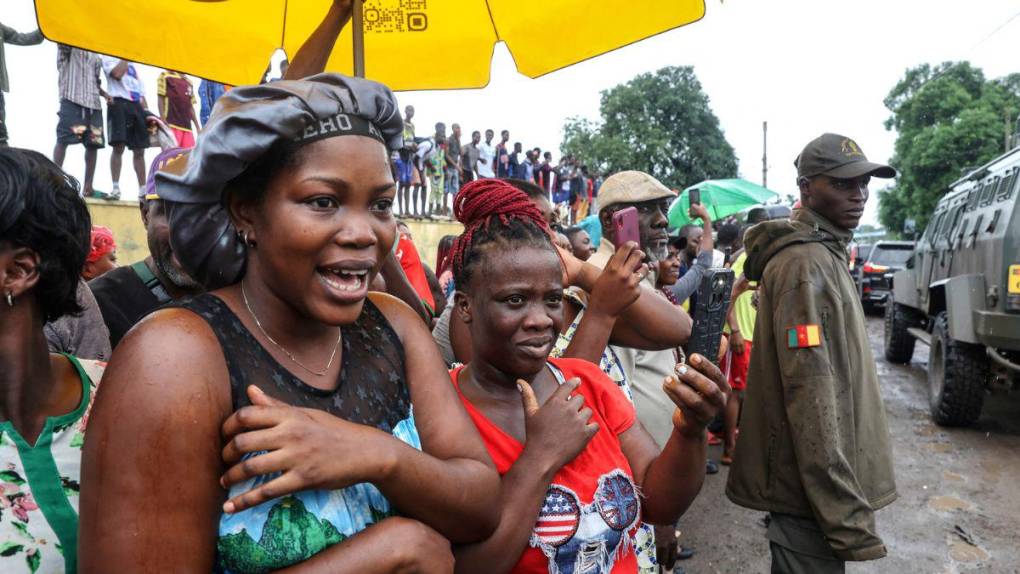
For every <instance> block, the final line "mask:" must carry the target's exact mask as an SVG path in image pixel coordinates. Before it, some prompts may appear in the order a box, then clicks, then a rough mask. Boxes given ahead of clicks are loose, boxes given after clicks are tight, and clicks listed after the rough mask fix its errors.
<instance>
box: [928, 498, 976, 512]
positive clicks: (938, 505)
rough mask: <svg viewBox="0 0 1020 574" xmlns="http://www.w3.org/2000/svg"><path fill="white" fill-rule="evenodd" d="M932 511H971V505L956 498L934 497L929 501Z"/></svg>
mask: <svg viewBox="0 0 1020 574" xmlns="http://www.w3.org/2000/svg"><path fill="white" fill-rule="evenodd" d="M928 507H929V508H931V509H932V510H939V511H943V512H951V511H953V510H970V503H969V502H966V501H964V500H960V499H959V498H956V497H955V496H934V497H932V498H931V500H929V501H928Z"/></svg>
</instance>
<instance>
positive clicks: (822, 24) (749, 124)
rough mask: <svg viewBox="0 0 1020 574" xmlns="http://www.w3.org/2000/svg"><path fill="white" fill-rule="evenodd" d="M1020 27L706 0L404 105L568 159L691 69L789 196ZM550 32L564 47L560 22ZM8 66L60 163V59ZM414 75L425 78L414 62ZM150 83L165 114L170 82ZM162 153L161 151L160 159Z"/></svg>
mask: <svg viewBox="0 0 1020 574" xmlns="http://www.w3.org/2000/svg"><path fill="white" fill-rule="evenodd" d="M0 3H2V5H3V9H2V11H0V21H2V22H3V23H4V24H6V25H8V26H12V27H14V28H16V29H18V30H20V31H28V30H31V29H33V28H34V27H35V13H34V8H33V5H32V2H31V1H30V0H0ZM1018 14H1020V0H979V1H975V2H966V3H962V2H931V1H930V0H895V1H889V0H857V1H855V2H834V1H831V0H777V1H771V2H764V1H762V0H725V2H720V0H707V13H706V16H705V18H704V19H703V20H701V21H700V22H697V23H694V24H691V25H689V26H687V27H684V28H680V29H677V30H674V31H671V32H668V33H666V34H662V35H659V36H657V37H655V38H651V39H649V40H646V41H644V42H640V43H638V44H634V45H632V46H628V47H626V48H623V49H621V50H617V51H615V52H612V53H610V54H606V55H604V56H601V57H599V58H595V59H593V60H589V61H587V62H584V63H581V64H578V65H576V66H572V67H570V68H567V69H564V70H561V71H559V72H554V73H552V74H549V75H547V76H545V77H543V78H539V79H537V80H531V79H529V78H526V77H524V76H522V75H520V74H518V73H517V71H516V69H515V68H514V64H513V61H512V59H511V58H510V55H509V53H508V52H507V51H506V50H505V49H504V48H503V47H502V46H499V47H497V49H496V54H495V57H494V59H493V65H492V79H491V82H490V84H489V85H488V87H486V88H485V89H482V90H463V91H444V92H405V93H400V94H398V98H399V99H400V103H401V105H402V106H403V105H405V104H413V105H414V106H415V108H416V109H417V112H418V114H417V117H416V121H415V124H416V126H417V129H418V132H419V135H423V134H425V133H430V132H431V131H432V128H431V126H432V125H433V124H434V123H435V122H437V121H444V122H446V123H447V125H449V124H451V123H454V122H458V123H460V124H461V126H462V127H463V129H464V131H465V132H468V133H470V132H471V131H472V130H475V129H478V130H484V129H486V128H492V129H493V130H495V131H496V132H497V133H498V132H499V130H501V129H509V130H510V132H511V140H512V141H522V142H523V143H524V145H525V147H534V146H538V147H541V148H542V149H553V150H556V149H558V146H559V143H560V140H561V136H562V131H561V128H562V126H563V122H564V120H565V119H566V118H567V117H570V116H573V115H581V116H586V117H590V118H596V117H598V104H599V92H600V91H601V90H604V89H606V88H610V87H612V86H614V85H616V84H619V83H622V82H626V81H627V80H629V79H630V78H632V77H633V76H635V75H636V74H639V73H643V72H651V71H655V70H657V69H659V68H661V67H664V66H671V65H691V66H694V68H695V71H696V72H697V75H698V77H699V79H700V80H701V82H702V85H703V87H704V89H705V91H706V93H707V94H708V97H709V98H710V102H711V107H712V109H713V110H714V112H715V113H716V115H717V116H718V117H719V120H720V122H721V125H722V129H723V130H724V132H725V134H726V138H727V140H728V141H729V142H730V143H731V144H732V145H733V147H734V148H735V149H736V152H737V157H738V158H739V160H740V175H741V177H744V178H746V179H749V180H752V181H755V182H759V183H760V182H761V176H762V173H761V172H762V160H761V158H762V133H761V127H762V121H763V120H767V121H768V127H769V131H768V153H769V156H768V168H769V173H768V181H769V187H770V188H772V189H774V190H776V191H779V192H781V193H791V192H793V191H794V188H795V186H794V182H795V179H796V178H795V176H796V172H795V170H794V168H793V164H792V162H793V158H794V157H795V156H796V155H797V153H798V152H799V151H800V149H801V148H802V147H803V146H804V144H805V143H806V142H807V141H809V140H810V139H812V138H814V137H815V136H817V135H819V134H821V133H822V132H825V131H834V132H837V133H843V134H845V135H848V136H851V137H853V138H854V139H855V140H857V142H858V143H859V144H860V146H861V147H862V149H863V150H864V152H865V153H866V154H867V155H868V157H869V159H871V160H873V161H886V160H888V159H889V157H890V155H891V154H892V149H893V143H894V141H895V137H896V135H895V133H892V132H887V131H886V130H885V128H884V127H883V122H884V120H885V119H886V118H887V117H888V116H889V113H888V110H886V109H885V107H884V106H883V105H882V99H883V97H884V96H885V95H886V94H887V93H888V91H889V89H890V88H891V87H892V86H893V85H894V84H895V83H896V82H897V81H898V80H899V79H900V78H901V77H902V75H903V72H904V71H905V70H906V69H907V68H908V67H911V66H915V65H918V64H921V63H924V62H932V63H937V62H942V61H945V60H970V61H971V62H973V63H974V64H975V65H976V66H978V67H981V68H983V69H984V71H985V74H986V75H987V76H988V77H990V78H992V77H999V76H1003V75H1005V74H1009V73H1012V72H1017V71H1020V62H1018V60H1017V54H1020V18H1018V17H1016V16H1017V15H1018ZM548 25H549V26H550V34H549V37H550V38H551V39H554V38H555V36H556V35H555V25H556V23H555V22H549V23H548ZM6 53H7V66H8V73H9V75H10V80H11V88H12V91H11V93H9V94H6V97H7V121H8V126H9V129H10V132H11V143H12V145H15V146H19V147H28V148H33V149H37V150H39V151H42V152H44V153H47V154H50V153H51V152H52V149H53V144H54V142H55V127H56V121H57V116H56V112H57V108H58V107H59V101H58V97H57V72H56V64H55V62H56V47H55V45H54V44H52V43H50V42H45V43H44V44H43V45H42V46H36V47H27V48H23V47H19V46H9V45H8V46H7V47H6ZM451 57H455V55H451ZM408 65H409V66H414V65H416V63H415V61H414V56H413V54H410V55H409V56H408ZM421 65H423V66H427V65H428V64H427V63H422V64H421ZM141 72H142V75H143V79H145V80H146V90H147V93H148V96H149V100H150V102H151V104H150V105H151V107H152V108H153V109H154V108H155V79H156V76H157V75H158V70H155V69H152V68H144V67H143V69H142V70H141ZM196 87H197V82H196ZM154 111H155V110H154ZM154 154H155V151H154V150H150V151H149V153H148V157H149V158H150V159H151V157H152V156H153V155H154ZM554 155H555V156H556V158H557V159H558V157H559V154H558V153H554ZM108 166H109V149H108V148H107V149H105V150H103V151H101V152H100V156H99V168H98V170H97V171H98V173H97V177H96V186H97V187H98V188H99V189H104V190H108V189H109V188H110V183H109V182H110V177H109V167H108ZM65 169H67V170H68V171H69V172H70V173H72V174H73V175H75V176H78V177H80V176H81V175H82V173H83V170H84V162H83V159H82V149H81V147H80V146H78V147H75V148H71V149H69V150H68V159H67V162H66V163H65ZM133 181H134V177H133V173H132V172H131V166H130V162H125V165H124V172H123V174H122V176H121V186H122V190H123V192H124V193H125V194H131V193H133V192H134V189H135V186H134V184H133ZM879 187H880V186H873V189H872V191H873V192H874V191H876V190H877V189H878V188H879ZM873 197H874V195H873ZM876 207H877V199H873V201H872V202H870V205H869V208H868V211H867V213H866V214H865V219H864V221H865V223H874V222H876V221H877V218H876V215H875V213H876Z"/></svg>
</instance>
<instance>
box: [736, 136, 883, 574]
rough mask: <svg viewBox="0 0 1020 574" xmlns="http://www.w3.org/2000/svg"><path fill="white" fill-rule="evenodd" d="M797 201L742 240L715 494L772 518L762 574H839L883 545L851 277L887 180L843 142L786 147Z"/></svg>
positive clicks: (869, 398) (879, 424) (878, 419)
mask: <svg viewBox="0 0 1020 574" xmlns="http://www.w3.org/2000/svg"><path fill="white" fill-rule="evenodd" d="M795 165H796V166H797V174H798V185H799V187H800V197H801V205H802V208H801V209H798V210H795V211H794V214H793V217H792V219H790V220H788V221H767V222H764V223H761V224H758V225H756V226H754V227H752V228H751V229H750V230H749V231H748V232H747V236H746V238H745V244H746V246H747V251H748V256H747V262H746V263H745V267H744V272H745V274H746V275H747V278H748V279H751V280H757V281H759V282H760V286H761V287H760V298H759V308H758V309H759V313H758V320H757V323H756V324H755V329H754V352H753V353H752V355H751V365H750V369H749V371H748V384H747V388H748V390H747V397H746V400H745V403H744V413H743V420H742V421H741V427H742V429H741V430H742V433H741V437H740V441H738V442H737V448H736V453H735V456H734V462H733V467H732V469H731V471H730V476H729V482H728V484H727V487H726V494H727V496H728V497H729V498H730V500H732V501H733V502H734V503H736V504H738V505H740V506H745V507H748V508H754V509H758V510H764V511H766V512H769V513H771V521H770V524H769V529H768V535H767V536H768V539H769V543H770V547H771V549H772V572H773V573H791V574H792V573H801V572H805V573H807V572H810V573H814V574H818V573H830V572H844V571H845V570H844V563H845V561H847V560H853V561H857V560H874V559H877V558H881V557H883V556H885V554H886V549H885V545H884V544H883V543H882V540H881V539H880V538H879V536H878V534H877V531H876V528H875V510H877V509H879V508H882V507H883V506H886V505H887V504H889V503H891V502H892V501H893V500H895V499H896V496H897V495H896V485H895V483H894V480H893V468H892V453H891V450H890V441H889V431H888V427H887V425H886V420H885V409H884V407H883V405H882V398H881V395H880V393H879V387H878V375H877V373H876V370H875V361H874V359H873V358H872V355H871V346H870V344H869V342H868V335H867V332H866V326H865V321H864V313H863V310H862V308H861V304H860V299H859V297H858V295H857V290H856V288H855V286H854V282H853V280H852V279H851V277H850V273H849V261H848V255H847V244H848V243H849V241H850V240H851V238H852V237H853V234H852V232H851V230H852V229H854V228H856V227H857V224H858V222H859V221H860V218H861V215H863V213H864V204H865V202H866V201H867V200H868V183H869V181H870V179H871V177H881V178H892V177H895V175H896V172H895V170H893V169H892V168H891V167H889V166H886V165H881V164H876V163H871V162H869V161H868V160H867V158H866V157H865V156H864V153H863V152H861V149H860V148H859V147H858V146H857V144H856V143H855V142H854V141H853V140H851V139H850V138H847V137H844V136H839V135H835V134H825V135H822V136H821V137H819V138H817V139H815V140H814V141H812V142H811V143H809V144H808V145H807V147H805V148H804V151H803V152H801V154H800V156H798V158H797V160H796V162H795Z"/></svg>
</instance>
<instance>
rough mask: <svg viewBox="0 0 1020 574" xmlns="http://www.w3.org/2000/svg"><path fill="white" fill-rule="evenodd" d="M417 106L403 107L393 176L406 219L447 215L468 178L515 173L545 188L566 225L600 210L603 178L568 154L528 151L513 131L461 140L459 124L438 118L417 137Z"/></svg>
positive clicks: (487, 132)
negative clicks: (401, 139)
mask: <svg viewBox="0 0 1020 574" xmlns="http://www.w3.org/2000/svg"><path fill="white" fill-rule="evenodd" d="M414 114H415V111H414V106H406V107H405V108H404V145H403V147H401V148H400V149H399V150H398V151H397V152H395V153H394V154H393V177H394V179H396V180H397V182H398V184H399V190H400V191H399V194H398V196H397V197H398V204H397V210H398V213H399V214H400V215H401V216H403V217H407V218H412V219H417V218H424V219H431V218H433V217H437V216H438V217H443V216H445V217H449V216H450V215H451V214H452V213H453V210H452V205H453V197H454V196H455V195H456V194H457V192H458V191H460V189H461V188H463V187H464V186H465V185H467V184H468V183H470V182H472V181H475V180H477V179H484V178H493V177H495V178H511V179H518V180H522V181H528V182H532V183H534V184H535V185H537V186H539V187H541V188H542V189H543V190H544V191H545V193H546V195H547V196H548V197H549V198H550V200H551V201H552V203H553V207H554V209H556V210H557V213H558V218H559V219H560V220H561V221H563V222H565V223H568V224H571V223H575V222H578V221H581V220H582V219H584V218H585V217H587V216H588V214H589V212H592V213H594V212H595V211H596V203H595V202H596V200H597V198H598V193H599V188H600V187H601V186H602V178H601V177H600V176H599V175H598V174H597V173H591V172H589V170H588V166H585V165H580V164H579V163H578V161H577V159H576V158H574V157H573V156H572V155H569V154H566V155H563V156H562V157H561V158H560V161H559V163H553V155H552V152H551V151H545V152H543V151H542V149H541V148H538V147H535V148H530V149H527V150H525V149H524V146H523V144H521V142H514V143H513V144H512V145H511V143H510V132H509V131H508V130H503V131H501V132H500V140H499V142H497V143H493V140H494V138H495V135H496V132H494V131H493V130H491V129H487V130H485V139H484V141H483V139H482V132H481V131H477V130H476V131H473V132H471V141H470V142H468V143H462V142H461V137H462V131H461V127H460V124H457V123H454V124H451V126H450V133H449V134H447V132H446V124H445V123H444V122H437V123H436V125H435V132H434V133H433V134H432V135H431V136H426V137H419V136H417V135H416V131H415V126H414Z"/></svg>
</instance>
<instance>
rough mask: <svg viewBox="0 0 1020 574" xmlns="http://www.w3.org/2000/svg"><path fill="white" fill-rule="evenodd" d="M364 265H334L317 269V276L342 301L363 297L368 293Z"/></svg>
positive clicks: (368, 268) (366, 272) (366, 274)
mask: <svg viewBox="0 0 1020 574" xmlns="http://www.w3.org/2000/svg"><path fill="white" fill-rule="evenodd" d="M370 269H371V268H370V267H365V266H364V265H360V264H358V265H352V266H344V265H336V266H329V267H320V268H318V269H317V271H318V273H319V278H320V279H321V280H322V282H323V284H325V285H326V287H327V288H328V289H329V291H330V292H331V293H332V294H333V295H334V297H336V298H337V299H340V300H341V301H344V302H352V301H358V300H360V299H363V298H364V297H365V296H366V295H367V294H368V282H369V281H368V280H369V276H368V273H369V271H370Z"/></svg>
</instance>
